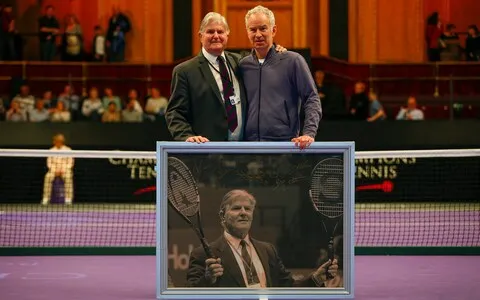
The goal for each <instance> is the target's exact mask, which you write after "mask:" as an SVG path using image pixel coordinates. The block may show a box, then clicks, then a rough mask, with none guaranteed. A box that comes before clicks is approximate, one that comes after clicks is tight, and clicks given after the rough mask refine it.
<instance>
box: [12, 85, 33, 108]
mask: <svg viewBox="0 0 480 300" xmlns="http://www.w3.org/2000/svg"><path fill="white" fill-rule="evenodd" d="M12 101H17V102H18V104H19V105H20V109H21V110H22V111H23V112H24V113H25V115H26V114H27V112H28V111H29V110H31V109H33V108H34V106H35V97H33V96H32V95H31V94H30V87H29V86H28V85H26V84H23V85H22V86H20V93H19V94H18V95H17V96H15V98H13V100H12Z"/></svg>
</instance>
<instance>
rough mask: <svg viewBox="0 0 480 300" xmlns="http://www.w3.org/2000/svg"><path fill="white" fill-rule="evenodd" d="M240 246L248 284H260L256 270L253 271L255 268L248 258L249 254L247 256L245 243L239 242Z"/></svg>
mask: <svg viewBox="0 0 480 300" xmlns="http://www.w3.org/2000/svg"><path fill="white" fill-rule="evenodd" d="M240 245H241V246H242V258H243V259H242V260H243V266H244V267H245V272H246V273H247V281H248V284H249V285H251V284H256V283H260V280H259V279H258V275H257V270H255V266H254V265H253V263H252V258H251V257H250V254H248V250H247V242H245V240H241V241H240Z"/></svg>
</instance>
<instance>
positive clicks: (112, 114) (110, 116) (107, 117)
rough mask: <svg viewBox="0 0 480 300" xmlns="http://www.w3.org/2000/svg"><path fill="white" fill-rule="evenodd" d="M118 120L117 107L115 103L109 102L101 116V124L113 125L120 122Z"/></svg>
mask: <svg viewBox="0 0 480 300" xmlns="http://www.w3.org/2000/svg"><path fill="white" fill-rule="evenodd" d="M120 120H121V119H120V112H119V111H118V108H117V105H116V104H115V102H110V103H109V104H108V108H107V110H106V111H105V112H104V113H103V115H102V122H103V123H115V122H120Z"/></svg>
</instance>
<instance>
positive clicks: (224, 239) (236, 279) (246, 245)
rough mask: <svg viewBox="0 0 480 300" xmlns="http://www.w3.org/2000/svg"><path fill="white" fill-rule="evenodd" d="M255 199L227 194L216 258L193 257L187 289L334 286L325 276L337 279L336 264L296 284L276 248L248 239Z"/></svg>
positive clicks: (201, 253) (214, 247)
mask: <svg viewBox="0 0 480 300" xmlns="http://www.w3.org/2000/svg"><path fill="white" fill-rule="evenodd" d="M255 204H256V201H255V198H254V197H253V196H252V195H251V194H249V193H248V192H246V191H244V190H232V191H230V192H228V193H227V194H226V195H225V196H224V198H223V200H222V203H221V206H220V213H219V215H220V220H221V223H222V226H223V228H224V233H223V235H221V236H220V237H219V238H218V239H217V240H216V241H214V242H213V243H211V245H210V246H211V248H212V253H213V256H215V258H211V257H207V256H206V254H205V251H204V250H203V248H202V247H198V248H195V249H194V250H193V251H192V253H191V255H190V263H189V269H188V272H187V285H188V286H192V287H248V288H267V287H324V286H327V285H328V286H331V285H330V284H329V281H331V280H327V278H326V277H327V276H326V273H327V272H329V273H330V274H332V275H333V276H335V274H336V272H337V269H338V265H337V261H336V260H334V261H333V262H330V261H329V262H326V263H325V264H323V265H321V266H320V267H319V268H318V269H317V270H316V271H315V272H313V273H312V274H311V275H310V276H309V277H308V278H307V279H304V280H295V279H294V278H293V277H292V274H291V273H290V272H289V271H288V270H287V269H286V268H285V266H284V265H283V263H282V260H281V259H280V257H279V256H278V253H277V250H276V249H275V247H274V246H273V245H272V244H270V243H266V242H262V241H259V240H255V239H253V238H251V237H250V236H249V231H250V227H251V224H252V218H253V212H254V209H255Z"/></svg>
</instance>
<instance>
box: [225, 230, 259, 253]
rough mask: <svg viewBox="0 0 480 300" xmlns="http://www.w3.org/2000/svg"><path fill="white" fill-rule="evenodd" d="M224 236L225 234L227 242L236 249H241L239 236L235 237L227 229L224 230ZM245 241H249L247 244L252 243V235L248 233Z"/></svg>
mask: <svg viewBox="0 0 480 300" xmlns="http://www.w3.org/2000/svg"><path fill="white" fill-rule="evenodd" d="M224 236H225V239H226V240H227V242H228V243H229V244H230V245H232V246H233V247H234V248H235V249H239V248H240V241H241V240H240V239H239V238H237V237H234V236H233V235H231V234H230V233H228V232H227V231H224ZM244 240H245V242H247V245H251V244H252V243H251V241H250V236H249V235H248V234H247V236H246V237H245V238H244Z"/></svg>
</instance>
